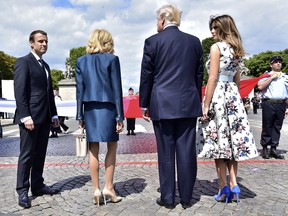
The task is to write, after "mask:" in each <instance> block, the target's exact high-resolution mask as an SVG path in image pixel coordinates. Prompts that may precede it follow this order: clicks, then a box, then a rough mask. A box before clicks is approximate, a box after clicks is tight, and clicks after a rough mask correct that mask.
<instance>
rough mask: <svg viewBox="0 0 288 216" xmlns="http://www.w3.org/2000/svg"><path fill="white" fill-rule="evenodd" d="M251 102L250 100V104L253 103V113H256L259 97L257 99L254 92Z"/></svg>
mask: <svg viewBox="0 0 288 216" xmlns="http://www.w3.org/2000/svg"><path fill="white" fill-rule="evenodd" d="M251 102H252V105H253V113H254V114H257V109H258V108H259V99H258V97H257V95H256V94H255V95H254V97H253V98H252V99H251Z"/></svg>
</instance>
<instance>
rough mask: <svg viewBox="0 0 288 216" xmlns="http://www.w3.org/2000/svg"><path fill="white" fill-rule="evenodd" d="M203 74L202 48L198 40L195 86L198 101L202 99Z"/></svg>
mask: <svg viewBox="0 0 288 216" xmlns="http://www.w3.org/2000/svg"><path fill="white" fill-rule="evenodd" d="M203 75H204V65H203V49H202V46H201V43H200V41H199V59H198V68H197V71H196V77H195V78H196V87H197V89H198V93H199V98H200V101H202V82H203Z"/></svg>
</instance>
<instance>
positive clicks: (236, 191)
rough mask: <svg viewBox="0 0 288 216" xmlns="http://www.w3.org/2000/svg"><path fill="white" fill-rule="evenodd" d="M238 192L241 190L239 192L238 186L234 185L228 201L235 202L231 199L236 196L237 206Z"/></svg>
mask: <svg viewBox="0 0 288 216" xmlns="http://www.w3.org/2000/svg"><path fill="white" fill-rule="evenodd" d="M240 192H241V190H240V188H239V186H238V185H235V186H234V187H233V188H232V189H231V193H230V197H229V200H230V201H234V202H235V200H233V198H234V195H236V202H237V205H238V202H239V195H240Z"/></svg>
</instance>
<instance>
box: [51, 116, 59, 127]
mask: <svg viewBox="0 0 288 216" xmlns="http://www.w3.org/2000/svg"><path fill="white" fill-rule="evenodd" d="M52 121H53V127H59V126H60V121H59V119H58V118H55V119H53V120H52Z"/></svg>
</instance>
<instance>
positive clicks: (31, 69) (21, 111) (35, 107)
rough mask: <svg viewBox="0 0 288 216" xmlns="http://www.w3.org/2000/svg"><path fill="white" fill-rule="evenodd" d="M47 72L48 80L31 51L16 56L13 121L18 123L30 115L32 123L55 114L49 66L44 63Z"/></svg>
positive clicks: (45, 119)
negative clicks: (21, 55)
mask: <svg viewBox="0 0 288 216" xmlns="http://www.w3.org/2000/svg"><path fill="white" fill-rule="evenodd" d="M45 67H46V70H47V71H48V73H49V77H48V79H49V80H48V82H47V75H46V72H45V71H44V70H43V68H42V67H41V65H40V64H39V62H38V61H37V59H36V58H35V56H34V55H33V54H32V53H29V54H28V55H26V56H24V57H21V58H18V59H17V60H16V63H15V66H14V94H15V99H16V107H17V108H16V111H15V116H14V122H15V123H17V124H20V123H21V121H20V119H21V118H24V117H27V116H31V117H32V120H33V121H34V124H39V123H43V122H45V121H47V119H48V118H50V121H51V118H52V116H55V115H57V110H56V106H55V101H54V94H53V89H52V79H51V76H50V68H49V66H48V64H46V63H45Z"/></svg>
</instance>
